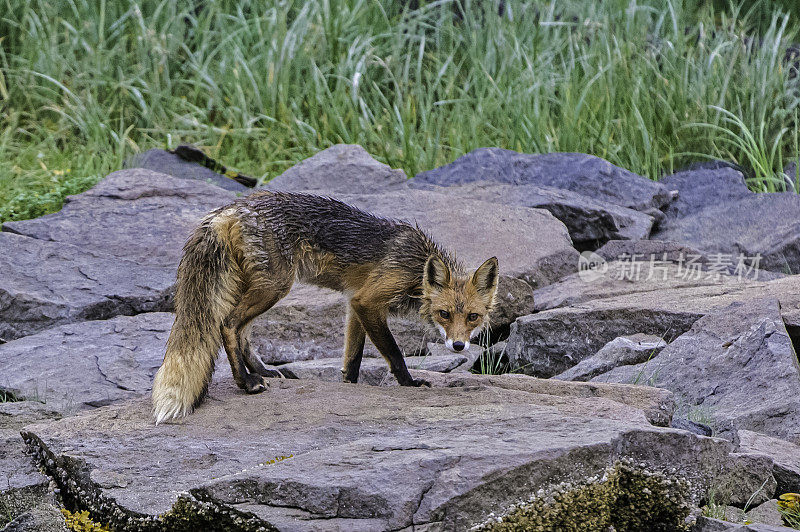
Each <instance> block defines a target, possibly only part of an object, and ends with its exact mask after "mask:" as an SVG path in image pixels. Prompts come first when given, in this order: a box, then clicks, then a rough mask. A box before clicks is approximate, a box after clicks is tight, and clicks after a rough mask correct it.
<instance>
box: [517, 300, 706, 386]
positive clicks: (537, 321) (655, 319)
mask: <svg viewBox="0 0 800 532" xmlns="http://www.w3.org/2000/svg"><path fill="white" fill-rule="evenodd" d="M642 295H647V296H649V297H646V298H645V297H638V298H637V299H635V300H634V301H635V302H633V301H628V300H626V299H623V298H618V299H614V298H610V299H600V300H597V301H589V302H587V303H584V304H581V305H580V306H574V307H566V308H557V309H553V310H548V311H544V312H539V313H536V314H532V315H529V316H522V317H521V318H518V319H517V321H515V322H514V323H513V324H512V325H511V331H510V334H509V336H508V345H507V347H506V355H507V356H508V358H509V361H510V363H511V367H512V368H513V369H515V370H516V371H522V372H524V373H525V374H527V375H533V376H536V377H543V378H549V377H552V376H554V375H558V374H560V373H563V372H565V371H567V370H568V369H569V368H571V367H572V366H575V365H576V364H578V363H579V362H581V361H582V360H584V359H586V358H589V357H590V356H592V355H594V354H595V353H597V352H598V351H599V350H600V349H601V348H602V347H603V346H604V345H606V344H607V343H608V342H610V341H612V340H613V339H615V338H617V337H619V336H626V335H631V334H636V333H643V334H648V335H653V336H660V337H663V338H666V339H667V340H669V339H671V338H674V337H675V336H677V335H680V334H682V333H684V332H686V331H688V330H689V328H690V327H691V326H692V324H693V323H694V322H695V321H696V320H697V319H698V318H700V316H701V315H702V313H700V312H698V311H696V310H693V309H691V308H688V309H687V308H682V307H680V306H675V305H671V304H669V303H667V302H665V301H663V300H662V299H661V298H660V294H658V293H652V294H651V293H650V292H645V293H644V294H637V296H642ZM627 367H630V366H627Z"/></svg>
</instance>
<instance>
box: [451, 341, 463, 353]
mask: <svg viewBox="0 0 800 532" xmlns="http://www.w3.org/2000/svg"><path fill="white" fill-rule="evenodd" d="M453 349H455V350H456V351H461V350H462V349H464V342H453Z"/></svg>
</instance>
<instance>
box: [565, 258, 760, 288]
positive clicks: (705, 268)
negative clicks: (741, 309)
mask: <svg viewBox="0 0 800 532" xmlns="http://www.w3.org/2000/svg"><path fill="white" fill-rule="evenodd" d="M614 261H615V262H617V267H616V268H615V270H614V271H612V272H611V273H610V274H609V276H608V277H609V278H610V279H615V280H617V281H668V280H681V281H704V282H717V283H719V282H723V280H724V279H725V278H735V279H736V280H738V281H742V280H744V279H748V280H752V281H756V280H758V272H759V269H758V267H759V265H760V264H761V254H758V253H757V254H756V255H753V256H747V255H745V254H743V253H740V254H738V255H734V254H732V253H710V254H708V255H701V254H695V253H684V252H680V253H677V254H674V253H673V254H670V253H662V254H657V253H653V254H650V255H646V254H643V253H642V254H639V253H634V254H628V253H623V254H622V255H620V256H619V257H617V258H616V259H614ZM608 271H609V262H608V261H607V260H606V259H605V258H603V257H602V256H600V255H598V254H597V253H593V252H591V251H584V252H583V253H581V255H580V258H579V260H578V276H579V277H580V278H581V280H583V281H585V282H587V283H590V282H593V281H596V280H598V279H600V278H601V277H604V276H605V275H606V273H608Z"/></svg>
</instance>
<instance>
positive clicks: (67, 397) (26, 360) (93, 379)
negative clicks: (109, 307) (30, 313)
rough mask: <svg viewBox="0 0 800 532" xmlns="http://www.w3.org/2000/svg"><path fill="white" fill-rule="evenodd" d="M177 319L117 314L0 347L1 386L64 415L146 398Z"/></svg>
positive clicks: (170, 316)
mask: <svg viewBox="0 0 800 532" xmlns="http://www.w3.org/2000/svg"><path fill="white" fill-rule="evenodd" d="M173 319H174V317H173V315H172V314H169V313H166V312H155V313H147V314H139V315H137V316H119V317H116V318H113V319H109V320H103V321H86V322H82V323H74V324H69V325H62V326H59V327H54V328H52V329H49V330H47V331H44V332H40V333H38V334H32V335H29V336H26V337H24V338H20V339H19V340H14V341H13V342H8V343H6V344H3V345H0V359H2V360H3V361H4V362H3V370H4V371H3V381H2V383H0V387H2V388H3V389H6V390H11V391H12V392H13V393H14V394H15V395H16V396H17V397H23V398H30V399H35V400H38V401H43V402H45V404H46V405H47V407H48V408H50V409H52V410H54V411H56V412H58V413H59V414H61V415H68V414H72V413H75V412H76V411H78V410H82V409H87V408H96V407H98V406H102V405H106V404H110V403H113V402H116V401H120V400H122V399H129V398H132V397H137V396H139V395H143V394H146V393H148V391H149V390H150V387H151V385H152V382H153V377H154V376H155V372H156V370H158V368H159V366H160V365H161V361H162V360H163V359H164V350H165V347H166V342H167V337H168V336H169V331H170V329H171V327H172V321H173ZM226 365H227V364H226Z"/></svg>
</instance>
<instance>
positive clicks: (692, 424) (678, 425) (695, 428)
mask: <svg viewBox="0 0 800 532" xmlns="http://www.w3.org/2000/svg"><path fill="white" fill-rule="evenodd" d="M669 426H670V427H672V428H673V429H681V430H688V431H689V432H693V433H694V434H699V435H700V436H713V435H714V431H713V430H712V429H711V427H709V426H708V425H704V424H703V423H697V422H696V421H691V420H689V419H684V418H679V417H673V418H672V421H671V422H670V424H669Z"/></svg>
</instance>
